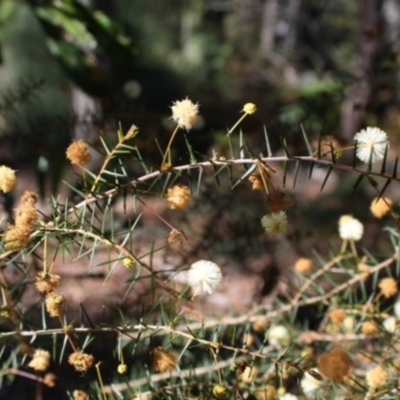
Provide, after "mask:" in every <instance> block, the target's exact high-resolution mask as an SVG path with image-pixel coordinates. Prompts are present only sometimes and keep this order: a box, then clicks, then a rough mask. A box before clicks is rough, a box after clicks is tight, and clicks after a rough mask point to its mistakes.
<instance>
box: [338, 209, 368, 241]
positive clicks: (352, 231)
mask: <svg viewBox="0 0 400 400" xmlns="http://www.w3.org/2000/svg"><path fill="white" fill-rule="evenodd" d="M363 233H364V225H363V224H362V223H361V222H360V221H359V220H358V219H356V218H353V216H352V215H342V216H341V217H340V219H339V236H340V238H341V239H342V240H354V241H358V240H360V239H361V238H362V235H363Z"/></svg>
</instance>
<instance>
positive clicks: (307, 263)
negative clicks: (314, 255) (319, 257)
mask: <svg viewBox="0 0 400 400" xmlns="http://www.w3.org/2000/svg"><path fill="white" fill-rule="evenodd" d="M312 267H313V261H312V260H311V259H310V258H304V257H300V258H299V259H298V260H297V261H296V263H295V264H294V269H295V270H296V271H297V272H299V273H300V274H304V273H306V272H308V271H310V270H311V269H312Z"/></svg>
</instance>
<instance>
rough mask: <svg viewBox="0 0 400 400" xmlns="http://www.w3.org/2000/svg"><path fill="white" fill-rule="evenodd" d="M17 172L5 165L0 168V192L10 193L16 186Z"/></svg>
mask: <svg viewBox="0 0 400 400" xmlns="http://www.w3.org/2000/svg"><path fill="white" fill-rule="evenodd" d="M15 181H16V177H15V171H14V170H13V169H11V168H8V167H6V166H5V165H2V166H0V190H2V191H3V192H4V193H7V192H10V191H11V190H12V189H13V188H14V186H15Z"/></svg>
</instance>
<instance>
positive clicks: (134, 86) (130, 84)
mask: <svg viewBox="0 0 400 400" xmlns="http://www.w3.org/2000/svg"><path fill="white" fill-rule="evenodd" d="M122 91H123V92H124V94H125V96H126V97H129V98H130V99H137V98H138V97H140V95H141V93H142V85H141V84H140V83H139V82H138V81H135V80H131V81H127V82H125V83H124V86H123V87H122Z"/></svg>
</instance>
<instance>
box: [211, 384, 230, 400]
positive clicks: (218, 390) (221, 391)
mask: <svg viewBox="0 0 400 400" xmlns="http://www.w3.org/2000/svg"><path fill="white" fill-rule="evenodd" d="M227 393H228V390H227V388H226V387H225V386H224V385H216V386H214V387H213V395H214V397H215V398H216V399H225V398H226V395H227Z"/></svg>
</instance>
